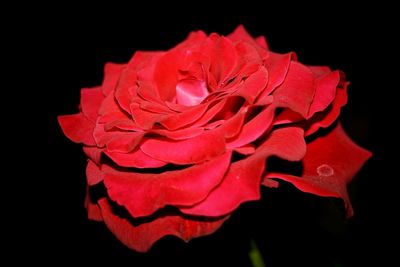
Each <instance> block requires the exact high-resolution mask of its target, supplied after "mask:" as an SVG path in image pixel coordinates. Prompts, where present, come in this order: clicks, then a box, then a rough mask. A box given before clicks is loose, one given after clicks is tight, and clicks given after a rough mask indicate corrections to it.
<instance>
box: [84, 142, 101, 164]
mask: <svg viewBox="0 0 400 267" xmlns="http://www.w3.org/2000/svg"><path fill="white" fill-rule="evenodd" d="M83 152H85V154H86V156H88V158H89V159H90V160H92V161H93V162H94V163H96V164H97V165H99V164H100V159H101V152H103V150H102V149H100V148H98V147H97V146H84V147H83Z"/></svg>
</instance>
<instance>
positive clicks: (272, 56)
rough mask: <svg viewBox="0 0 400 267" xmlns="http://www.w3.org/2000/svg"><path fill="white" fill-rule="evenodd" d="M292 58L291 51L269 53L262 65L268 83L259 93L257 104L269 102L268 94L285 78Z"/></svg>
mask: <svg viewBox="0 0 400 267" xmlns="http://www.w3.org/2000/svg"><path fill="white" fill-rule="evenodd" d="M292 58H293V54H292V53H289V54H284V55H281V54H276V53H273V52H270V53H269V55H268V58H267V59H265V62H264V66H265V68H266V69H267V71H268V84H267V87H266V88H265V90H264V91H263V92H262V93H261V94H260V96H259V99H258V101H257V104H259V105H262V104H266V103H265V102H269V101H268V100H269V97H270V94H271V93H272V92H273V91H274V90H275V89H276V88H277V87H278V86H280V85H281V84H282V83H283V81H284V80H285V78H286V75H287V73H288V70H289V66H290V62H291V60H292Z"/></svg>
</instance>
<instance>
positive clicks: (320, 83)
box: [308, 71, 340, 118]
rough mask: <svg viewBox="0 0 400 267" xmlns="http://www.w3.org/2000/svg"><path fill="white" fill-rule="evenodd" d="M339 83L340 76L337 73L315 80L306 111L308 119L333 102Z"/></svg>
mask: <svg viewBox="0 0 400 267" xmlns="http://www.w3.org/2000/svg"><path fill="white" fill-rule="evenodd" d="M339 81H340V74H339V72H338V71H334V72H331V73H328V74H326V75H324V76H322V77H319V78H317V79H316V80H315V84H316V86H315V87H316V88H315V95H314V99H313V101H312V103H311V106H310V110H309V111H308V118H310V117H311V116H312V115H314V113H316V112H319V111H322V110H324V109H325V108H326V107H327V106H328V105H329V104H330V103H331V102H332V101H333V99H334V98H335V95H336V87H337V85H338V83H339Z"/></svg>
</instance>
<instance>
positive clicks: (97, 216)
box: [85, 187, 103, 222]
mask: <svg viewBox="0 0 400 267" xmlns="http://www.w3.org/2000/svg"><path fill="white" fill-rule="evenodd" d="M85 208H86V210H87V213H88V218H89V219H90V220H94V221H98V222H101V221H103V217H102V216H101V210H100V207H99V206H98V205H97V204H95V203H92V202H91V200H90V194H89V188H88V187H87V188H86V197H85Z"/></svg>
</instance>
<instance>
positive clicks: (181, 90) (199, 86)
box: [176, 79, 209, 106]
mask: <svg viewBox="0 0 400 267" xmlns="http://www.w3.org/2000/svg"><path fill="white" fill-rule="evenodd" d="M208 94H209V93H208V89H207V84H206V83H205V81H200V80H194V79H184V80H180V81H179V82H178V84H177V85H176V101H177V103H178V104H180V105H184V106H195V105H198V104H200V103H201V101H203V100H204V99H205V98H206V97H207V96H208Z"/></svg>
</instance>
